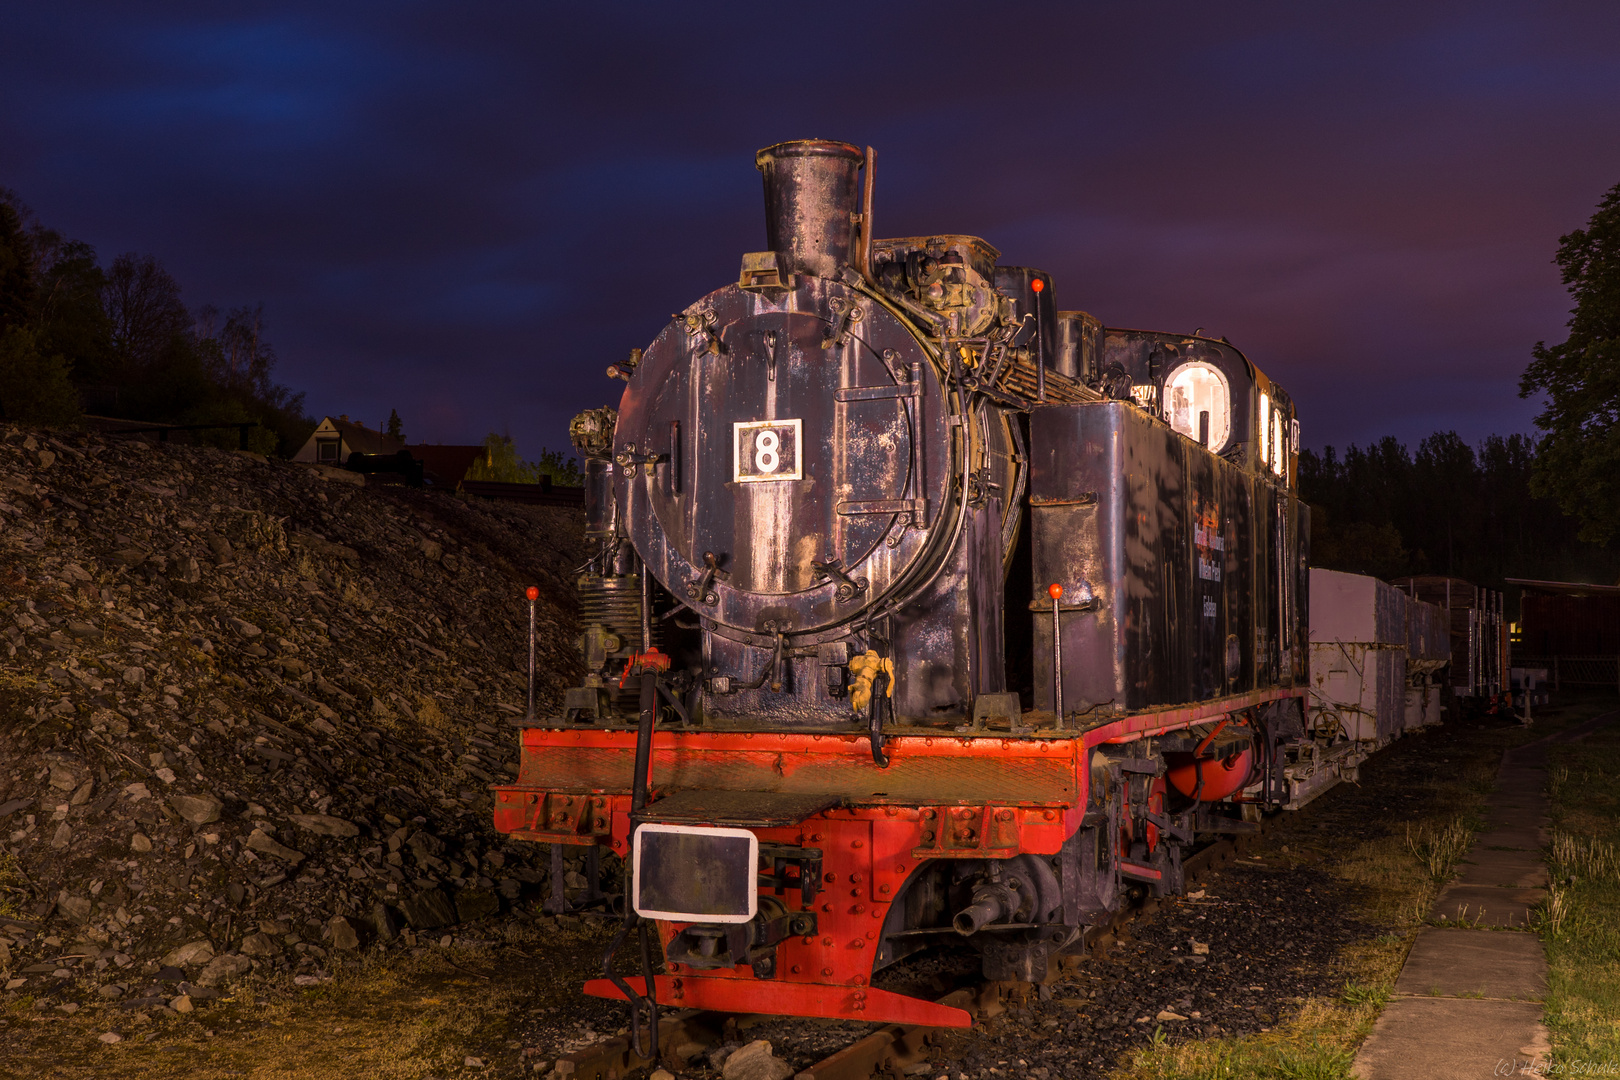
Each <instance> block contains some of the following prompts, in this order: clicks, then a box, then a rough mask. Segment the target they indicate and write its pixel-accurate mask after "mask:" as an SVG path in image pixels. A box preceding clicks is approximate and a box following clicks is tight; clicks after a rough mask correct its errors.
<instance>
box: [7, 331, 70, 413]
mask: <svg viewBox="0 0 1620 1080" xmlns="http://www.w3.org/2000/svg"><path fill="white" fill-rule="evenodd" d="M68 373H69V369H68V362H67V360H66V359H64V358H63V357H62V356H61V355H59V354H49V355H47V354H45V353H42V352H41V351H40V349H39V344H38V342H37V340H36V339H35V337H34V333H33V331H31V330H29V329H28V328H27V327H23V326H8V327H6V328H5V329H3V330H0V418H3V419H6V420H12V421H21V422H23V423H27V424H51V425H67V424H71V423H73V422H74V421H75V420H77V419H78V416H79V395H78V393H77V392H76V391H75V390H74V389H73V383H72V381H71V380H70V379H69V378H68Z"/></svg>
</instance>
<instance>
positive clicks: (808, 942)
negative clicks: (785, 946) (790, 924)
mask: <svg viewBox="0 0 1620 1080" xmlns="http://www.w3.org/2000/svg"><path fill="white" fill-rule="evenodd" d="M804 943H805V944H806V945H814V944H815V943H816V939H815V938H813V937H811V936H810V935H808V934H806V935H805V938H804Z"/></svg>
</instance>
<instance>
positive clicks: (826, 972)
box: [821, 968, 832, 975]
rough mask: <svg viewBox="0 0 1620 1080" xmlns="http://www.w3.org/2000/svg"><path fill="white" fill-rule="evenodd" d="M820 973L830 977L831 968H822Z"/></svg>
mask: <svg viewBox="0 0 1620 1080" xmlns="http://www.w3.org/2000/svg"><path fill="white" fill-rule="evenodd" d="M821 973H822V974H823V975H831V974H832V968H822V969H821Z"/></svg>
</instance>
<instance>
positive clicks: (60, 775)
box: [51, 765, 79, 791]
mask: <svg viewBox="0 0 1620 1080" xmlns="http://www.w3.org/2000/svg"><path fill="white" fill-rule="evenodd" d="M78 786H79V774H78V773H76V772H74V771H73V770H72V769H68V768H64V767H63V766H61V765H52V766H51V787H53V788H55V789H56V790H57V791H72V790H73V789H74V788H76V787H78Z"/></svg>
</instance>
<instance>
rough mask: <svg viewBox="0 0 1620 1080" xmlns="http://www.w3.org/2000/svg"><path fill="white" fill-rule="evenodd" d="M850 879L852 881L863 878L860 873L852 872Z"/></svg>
mask: <svg viewBox="0 0 1620 1080" xmlns="http://www.w3.org/2000/svg"><path fill="white" fill-rule="evenodd" d="M849 880H851V881H860V880H861V875H859V874H851V875H849Z"/></svg>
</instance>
